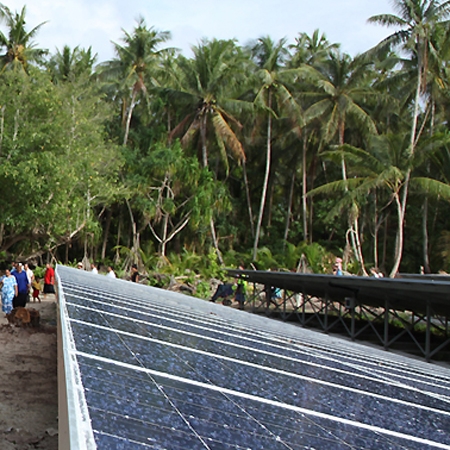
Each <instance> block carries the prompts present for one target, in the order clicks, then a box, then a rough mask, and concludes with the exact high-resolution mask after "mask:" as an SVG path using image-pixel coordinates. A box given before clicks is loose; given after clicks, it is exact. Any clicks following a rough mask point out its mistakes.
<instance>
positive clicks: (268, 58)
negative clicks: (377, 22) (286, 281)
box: [251, 36, 302, 260]
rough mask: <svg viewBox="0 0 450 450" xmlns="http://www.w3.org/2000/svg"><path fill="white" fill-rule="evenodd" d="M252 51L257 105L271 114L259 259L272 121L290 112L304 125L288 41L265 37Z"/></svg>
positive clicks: (255, 247)
mask: <svg viewBox="0 0 450 450" xmlns="http://www.w3.org/2000/svg"><path fill="white" fill-rule="evenodd" d="M251 52H252V56H253V59H254V60H255V62H256V64H257V66H258V71H257V78H258V80H259V89H258V92H257V94H256V97H255V100H254V103H255V105H256V106H257V107H259V108H260V109H261V110H262V111H265V112H266V113H267V128H266V157H265V160H266V166H265V171H264V181H263V186H262V192H261V202H260V206H259V214H258V220H257V223H256V230H255V240H254V244H253V260H256V258H257V254H258V244H259V238H260V234H261V226H262V219H263V215H264V209H265V204H266V197H267V189H268V185H269V177H270V169H271V160H272V127H273V123H272V122H273V119H274V118H275V119H276V118H279V115H280V114H282V113H283V112H286V111H287V112H288V114H289V115H290V116H291V117H292V118H293V120H294V121H297V124H299V123H300V124H302V111H301V108H300V106H299V104H298V103H297V101H296V99H295V97H294V95H293V94H292V93H291V91H290V89H289V87H288V86H289V85H288V80H289V79H291V80H292V79H293V76H294V74H296V73H297V70H296V69H289V68H287V67H286V65H285V63H286V61H287V59H288V57H289V52H288V49H287V48H286V39H280V40H279V41H278V42H274V41H272V39H271V38H270V37H268V36H266V37H262V38H260V39H258V41H257V42H256V44H255V45H254V46H253V47H252V48H251Z"/></svg>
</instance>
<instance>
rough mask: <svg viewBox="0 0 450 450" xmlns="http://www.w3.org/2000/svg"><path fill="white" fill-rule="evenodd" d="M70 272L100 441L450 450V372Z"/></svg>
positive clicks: (69, 289)
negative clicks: (440, 449) (433, 449)
mask: <svg viewBox="0 0 450 450" xmlns="http://www.w3.org/2000/svg"><path fill="white" fill-rule="evenodd" d="M57 274H58V278H59V283H60V307H61V313H62V314H63V315H65V317H66V325H65V326H66V329H65V330H63V332H65V333H69V334H70V337H71V340H72V342H73V347H74V348H73V349H72V350H71V352H72V353H73V355H72V356H73V359H74V360H75V361H76V370H77V372H79V375H80V379H81V384H82V389H83V397H84V401H85V405H86V408H87V411H88V413H89V426H90V427H91V430H92V435H93V439H94V441H95V445H96V447H97V448H99V449H109V448H114V449H120V448H124V449H127V450H128V449H184V450H185V449H214V450H218V449H271V450H272V449H273V450H278V449H283V450H285V449H321V450H322V449H325V450H326V449H333V450H334V449H361V450H362V449H423V448H444V449H450V370H449V369H447V368H446V367H442V366H438V365H436V364H434V365H433V364H427V363H423V362H421V361H418V360H415V359H412V358H406V357H402V356H400V355H394V354H391V353H387V352H383V351H380V350H378V349H374V348H371V347H368V346H363V345H359V344H355V343H353V342H349V341H346V340H343V339H338V338H334V337H330V336H327V335H324V334H321V333H317V332H314V331H310V330H306V329H302V328H300V327H298V326H295V325H291V324H286V323H281V322H278V321H274V320H271V319H267V318H264V317H259V316H256V315H252V314H249V313H246V312H243V311H237V310H234V309H232V308H228V307H224V306H222V305H216V304H213V303H211V302H207V301H204V300H200V299H196V298H192V297H188V296H185V295H181V294H176V293H173V292H169V291H164V290H160V289H156V288H151V287H147V286H141V285H137V284H135V283H131V282H127V281H123V280H110V279H107V278H106V277H104V276H102V275H95V274H91V273H87V272H83V271H79V270H76V269H70V268H66V267H62V266H58V268H57ZM72 353H71V354H72Z"/></svg>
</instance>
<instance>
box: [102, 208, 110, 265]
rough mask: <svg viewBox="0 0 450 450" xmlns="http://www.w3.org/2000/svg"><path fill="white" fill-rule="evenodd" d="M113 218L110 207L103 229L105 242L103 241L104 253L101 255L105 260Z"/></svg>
mask: <svg viewBox="0 0 450 450" xmlns="http://www.w3.org/2000/svg"><path fill="white" fill-rule="evenodd" d="M111 218H112V210H111V208H110V209H108V212H107V213H106V223H105V228H104V231H103V243H102V255H101V258H102V260H104V259H105V258H106V247H107V245H108V238H109V229H110V227H111Z"/></svg>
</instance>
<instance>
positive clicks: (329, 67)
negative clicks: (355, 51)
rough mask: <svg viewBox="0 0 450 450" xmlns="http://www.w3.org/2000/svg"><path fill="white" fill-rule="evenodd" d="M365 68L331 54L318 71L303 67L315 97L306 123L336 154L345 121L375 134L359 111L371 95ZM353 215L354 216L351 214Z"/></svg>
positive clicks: (353, 221)
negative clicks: (317, 124) (314, 125)
mask: <svg viewBox="0 0 450 450" xmlns="http://www.w3.org/2000/svg"><path fill="white" fill-rule="evenodd" d="M366 68H367V64H363V63H361V61H360V60H358V59H355V60H353V59H352V58H351V57H350V56H349V55H346V54H340V53H338V52H334V53H331V54H330V56H329V58H328V59H327V60H326V61H323V62H322V63H321V64H320V67H319V68H318V69H316V68H314V67H311V66H306V67H304V69H303V70H304V72H305V75H306V76H308V77H309V78H310V79H311V80H312V82H313V83H314V84H315V85H316V88H317V93H315V94H312V95H313V96H315V97H316V100H317V101H316V102H315V103H313V104H312V105H311V106H310V107H309V108H308V109H307V110H306V111H305V117H306V120H307V122H311V121H313V120H315V119H319V120H320V121H321V123H322V128H323V142H324V143H325V144H337V149H338V151H341V150H342V147H343V145H344V144H345V132H346V129H347V125H348V119H352V120H353V121H354V122H355V123H359V124H360V126H361V127H362V128H363V129H365V130H366V132H368V133H369V134H376V132H377V130H376V126H375V123H374V122H373V120H372V118H371V117H370V115H369V113H368V112H367V111H366V110H365V109H364V108H363V106H364V103H365V102H366V101H367V98H368V97H369V96H373V95H374V91H373V89H372V88H371V86H370V85H369V83H368V80H367V73H366ZM340 162H341V171H342V180H343V181H344V182H346V181H347V178H348V177H347V168H346V162H345V154H344V152H341V153H340ZM351 210H352V211H353V212H352V213H351V215H350V218H349V232H350V236H351V240H352V246H353V250H354V253H355V256H356V258H357V260H358V261H359V263H360V264H361V269H362V270H363V273H365V268H364V262H363V255H362V251H361V243H360V238H359V232H358V229H359V225H358V214H357V210H356V209H355V208H351ZM355 212H356V213H355Z"/></svg>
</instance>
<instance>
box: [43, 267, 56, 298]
mask: <svg viewBox="0 0 450 450" xmlns="http://www.w3.org/2000/svg"><path fill="white" fill-rule="evenodd" d="M46 267H47V269H46V270H45V275H44V297H45V296H46V295H47V294H54V293H55V271H54V270H53V267H52V266H51V264H48V263H47V266H46Z"/></svg>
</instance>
